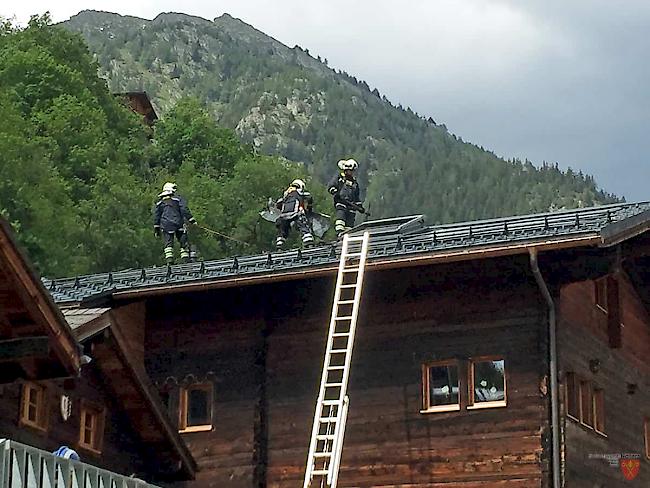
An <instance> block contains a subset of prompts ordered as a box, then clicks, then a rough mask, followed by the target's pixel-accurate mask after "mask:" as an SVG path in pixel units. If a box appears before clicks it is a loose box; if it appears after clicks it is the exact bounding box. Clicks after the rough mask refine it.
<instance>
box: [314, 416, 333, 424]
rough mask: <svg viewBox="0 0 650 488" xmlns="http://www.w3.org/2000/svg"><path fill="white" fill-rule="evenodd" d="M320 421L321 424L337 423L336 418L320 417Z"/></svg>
mask: <svg viewBox="0 0 650 488" xmlns="http://www.w3.org/2000/svg"><path fill="white" fill-rule="evenodd" d="M318 421H319V422H320V423H321V424H333V423H335V422H336V417H319V418H318Z"/></svg>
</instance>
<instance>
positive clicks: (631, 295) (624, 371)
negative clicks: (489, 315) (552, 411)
mask: <svg viewBox="0 0 650 488" xmlns="http://www.w3.org/2000/svg"><path fill="white" fill-rule="evenodd" d="M616 281H617V282H618V284H619V287H618V288H619V290H618V305H619V317H620V321H621V324H622V325H621V328H620V331H621V337H620V339H621V346H620V347H617V348H612V347H611V345H610V337H609V331H610V330H611V324H609V323H608V317H607V314H606V313H605V312H604V311H603V310H601V309H600V308H598V307H597V306H596V305H595V285H594V282H593V281H582V282H578V283H572V284H570V285H566V286H564V287H562V290H561V292H560V314H559V331H558V341H559V345H558V351H559V365H560V378H561V381H562V386H563V387H565V385H566V372H573V373H575V374H576V375H578V377H579V378H581V379H584V380H586V381H590V382H592V384H593V385H596V386H597V387H598V388H602V389H603V391H604V400H605V433H606V436H603V435H600V434H598V433H596V432H594V431H593V430H592V429H589V428H587V427H585V426H583V425H581V424H580V423H579V422H577V421H575V420H573V419H571V418H569V417H567V415H566V398H565V396H564V395H562V396H561V399H562V414H563V415H562V423H563V428H564V442H565V452H564V458H565V459H564V473H565V483H566V486H570V487H576V488H582V487H585V488H587V487H589V488H592V487H594V486H602V487H604V486H607V487H619V486H620V487H624V486H639V487H647V486H650V462H648V460H647V459H645V458H644V456H643V452H644V451H643V450H644V438H643V420H644V416H645V417H647V416H648V415H650V390H649V388H648V387H649V386H650V384H649V383H648V378H649V377H650V362H649V360H648V358H650V320H649V319H648V313H647V310H646V309H645V307H644V306H643V304H642V302H641V300H640V299H639V297H638V296H637V293H636V291H635V290H634V286H633V285H632V283H631V282H630V281H629V280H628V279H627V277H626V276H625V275H624V274H621V273H619V274H617V275H616ZM610 283H611V281H610ZM590 361H591V368H590ZM595 361H598V367H597V368H596V363H595ZM596 369H597V371H596ZM628 384H634V385H637V388H636V390H635V392H634V393H633V394H630V392H629V391H628ZM563 389H564V388H563ZM602 454H613V455H620V454H640V455H641V468H640V471H639V474H638V476H637V477H636V478H635V479H634V480H632V481H628V480H626V479H625V478H624V477H623V475H622V473H621V471H620V469H618V468H617V467H615V466H614V467H611V466H610V465H609V464H608V462H607V461H605V460H603V459H599V458H598V456H600V455H602Z"/></svg>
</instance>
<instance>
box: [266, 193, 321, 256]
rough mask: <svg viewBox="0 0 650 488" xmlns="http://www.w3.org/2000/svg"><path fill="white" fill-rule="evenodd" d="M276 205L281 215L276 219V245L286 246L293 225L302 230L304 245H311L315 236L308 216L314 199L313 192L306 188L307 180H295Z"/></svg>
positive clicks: (278, 246)
mask: <svg viewBox="0 0 650 488" xmlns="http://www.w3.org/2000/svg"><path fill="white" fill-rule="evenodd" d="M275 205H276V207H277V208H278V209H279V210H280V216H279V217H278V219H277V220H276V221H275V225H276V227H277V228H278V236H277V238H276V239H275V246H276V247H277V248H278V249H281V248H282V246H284V243H285V242H286V241H287V238H288V237H289V229H290V228H291V226H292V225H293V226H295V227H296V229H298V232H300V234H301V236H302V244H303V246H305V247H308V246H311V245H312V244H313V243H314V236H313V235H312V233H311V227H310V226H309V220H308V219H307V216H308V215H309V214H310V213H311V212H312V208H313V205H314V201H313V198H312V196H311V194H310V193H309V192H308V191H306V190H305V182H304V181H302V180H293V181H292V182H291V184H290V185H289V187H288V188H287V189H286V190H285V192H284V194H283V195H282V198H280V199H278V201H277V202H276V204H275Z"/></svg>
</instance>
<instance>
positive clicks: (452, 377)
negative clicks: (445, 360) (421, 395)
mask: <svg viewBox="0 0 650 488" xmlns="http://www.w3.org/2000/svg"><path fill="white" fill-rule="evenodd" d="M457 403H458V367H457V366H455V365H447V366H430V367H429V406H430V407H435V406H436V405H454V404H457Z"/></svg>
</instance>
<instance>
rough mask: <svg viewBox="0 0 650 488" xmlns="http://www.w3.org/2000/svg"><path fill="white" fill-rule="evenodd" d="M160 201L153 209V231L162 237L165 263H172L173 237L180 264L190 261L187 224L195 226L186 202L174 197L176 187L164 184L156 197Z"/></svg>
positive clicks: (172, 184)
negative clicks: (179, 255) (179, 253)
mask: <svg viewBox="0 0 650 488" xmlns="http://www.w3.org/2000/svg"><path fill="white" fill-rule="evenodd" d="M158 197H159V198H160V200H159V201H158V203H156V206H155V207H154V211H153V214H154V219H153V231H154V234H155V235H156V237H160V236H161V235H162V237H163V242H164V246H165V249H164V252H165V262H166V263H167V264H173V262H174V236H176V239H178V243H179V244H180V246H181V262H183V263H186V262H188V261H189V259H190V246H189V243H188V241H187V225H186V224H187V223H190V224H196V219H195V218H194V217H192V212H190V209H189V207H188V206H187V202H186V201H185V200H184V199H183V198H181V197H179V196H177V195H176V185H175V184H174V183H165V184H164V186H163V189H162V192H161V193H160V194H159V195H158Z"/></svg>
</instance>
